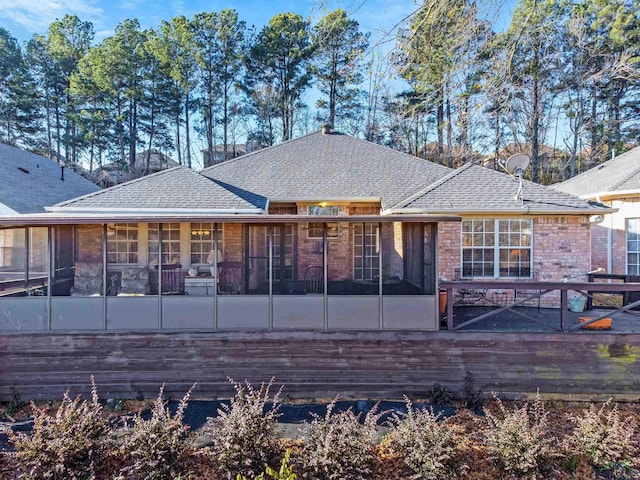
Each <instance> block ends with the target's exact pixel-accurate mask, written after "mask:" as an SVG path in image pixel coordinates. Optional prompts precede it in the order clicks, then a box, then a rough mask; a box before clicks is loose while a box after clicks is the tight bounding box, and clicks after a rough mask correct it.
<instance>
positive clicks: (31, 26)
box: [0, 0, 417, 42]
mask: <svg viewBox="0 0 640 480" xmlns="http://www.w3.org/2000/svg"><path fill="white" fill-rule="evenodd" d="M225 8H235V9H236V10H237V11H238V14H239V16H240V18H241V19H242V20H244V21H246V22H247V24H248V25H255V26H256V27H257V28H261V27H262V26H263V25H264V24H265V23H267V22H268V21H269V19H270V18H271V17H273V16H274V15H276V14H278V13H282V12H296V13H299V14H301V15H302V16H304V17H305V18H310V19H311V20H312V21H314V22H315V21H316V20H318V19H319V18H320V17H321V16H322V15H324V14H325V13H327V12H329V11H331V10H335V9H336V8H342V9H344V10H346V11H347V13H348V14H349V15H350V16H351V17H352V18H354V19H355V20H357V21H358V22H359V23H360V26H361V29H362V30H364V31H370V32H371V37H372V40H373V41H374V42H376V41H378V40H380V39H381V38H383V36H384V32H388V31H389V30H390V29H392V27H393V26H395V25H396V24H397V23H398V22H400V21H401V20H402V19H403V18H405V17H406V16H407V15H409V14H410V13H411V12H413V11H415V10H416V8H417V5H416V4H415V3H414V2H413V1H412V0H343V1H337V0H327V1H319V0H297V1H296V0H277V1H268V0H266V1H265V0H236V1H225V0H213V1H209V2H202V1H197V0H169V1H164V2H163V1H160V2H158V1H157V0H155V1H154V0H116V1H112V0H111V1H110V0H0V26H2V27H3V28H5V29H6V30H8V31H9V32H10V33H11V35H12V36H14V37H15V38H17V39H18V40H19V41H20V42H24V41H26V40H28V39H29V38H31V36H32V35H33V34H34V33H43V34H44V33H46V31H47V28H48V26H49V24H50V23H51V22H53V21H54V20H56V19H59V18H62V17H63V16H64V15H65V14H75V15H77V16H78V17H79V18H80V19H81V20H85V21H90V22H92V23H93V25H94V28H95V32H96V41H97V42H99V41H100V40H102V39H103V38H105V37H107V36H109V35H112V34H113V31H114V29H115V27H116V25H118V23H120V22H122V21H123V20H125V19H128V18H137V19H138V20H139V21H140V24H141V26H142V28H150V27H156V26H158V25H159V24H160V22H161V21H162V20H170V19H171V18H173V17H174V16H177V15H185V16H187V17H189V18H190V17H192V16H193V15H194V14H196V13H199V12H203V11H214V12H217V11H220V10H223V9H225Z"/></svg>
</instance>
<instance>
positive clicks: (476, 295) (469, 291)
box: [454, 268, 487, 307]
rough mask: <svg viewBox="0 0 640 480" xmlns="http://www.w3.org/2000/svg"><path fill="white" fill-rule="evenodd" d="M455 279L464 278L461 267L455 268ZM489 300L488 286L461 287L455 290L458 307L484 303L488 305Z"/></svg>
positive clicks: (483, 304) (455, 303)
mask: <svg viewBox="0 0 640 480" xmlns="http://www.w3.org/2000/svg"><path fill="white" fill-rule="evenodd" d="M455 279H456V280H463V278H462V277H461V275H460V269H458V268H456V270H455ZM486 302H487V289H486V288H459V289H458V290H456V292H455V302H454V305H455V306H456V307H462V306H467V307H469V306H474V305H482V306H483V307H484V306H486Z"/></svg>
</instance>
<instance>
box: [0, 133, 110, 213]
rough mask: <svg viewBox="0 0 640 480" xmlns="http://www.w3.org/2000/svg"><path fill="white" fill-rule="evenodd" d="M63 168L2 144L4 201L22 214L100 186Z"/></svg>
mask: <svg viewBox="0 0 640 480" xmlns="http://www.w3.org/2000/svg"><path fill="white" fill-rule="evenodd" d="M61 176H62V171H61V167H60V165H59V164H58V163H57V162H54V161H53V160H50V159H48V158H45V157H42V156H40V155H36V154H35V153H31V152H27V151H24V150H21V149H19V148H16V147H12V146H9V145H5V144H0V204H4V205H6V206H7V207H9V208H11V209H12V210H14V211H16V212H18V213H36V212H43V211H44V207H45V206H48V205H53V204H54V203H58V202H62V201H64V200H68V199H70V198H74V197H78V196H80V195H86V194H87V193H91V192H95V191H97V190H100V188H99V187H98V186H97V185H95V184H93V183H91V182H90V181H89V180H87V179H86V178H84V177H82V176H80V175H78V174H77V173H75V172H73V171H71V170H68V169H66V168H65V170H64V180H61Z"/></svg>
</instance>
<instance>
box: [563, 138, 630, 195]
mask: <svg viewBox="0 0 640 480" xmlns="http://www.w3.org/2000/svg"><path fill="white" fill-rule="evenodd" d="M552 188H554V189H556V190H559V191H561V192H565V193H571V194H573V195H579V196H584V197H587V196H592V195H593V194H596V193H605V192H608V193H613V192H621V191H630V190H631V191H633V190H637V191H639V192H640V147H636V148H634V149H632V150H629V151H628V152H625V153H623V154H622V155H619V156H617V157H616V158H613V159H611V160H609V161H607V162H604V163H602V164H600V165H597V166H595V167H593V168H591V169H589V170H587V171H586V172H582V173H581V174H579V175H576V176H575V177H573V178H570V179H569V180H566V181H564V182H562V183H558V184H556V185H552Z"/></svg>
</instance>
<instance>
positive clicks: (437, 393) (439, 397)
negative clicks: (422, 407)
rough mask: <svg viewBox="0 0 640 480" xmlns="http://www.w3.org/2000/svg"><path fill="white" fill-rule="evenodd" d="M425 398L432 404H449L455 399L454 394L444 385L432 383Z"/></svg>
mask: <svg viewBox="0 0 640 480" xmlns="http://www.w3.org/2000/svg"><path fill="white" fill-rule="evenodd" d="M427 399H428V400H429V402H430V403H433V404H434V405H451V404H452V403H453V402H455V401H456V395H455V394H454V393H453V392H451V391H450V390H449V389H448V388H447V387H445V386H444V385H440V384H439V383H434V384H433V387H432V388H431V389H429V390H427Z"/></svg>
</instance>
